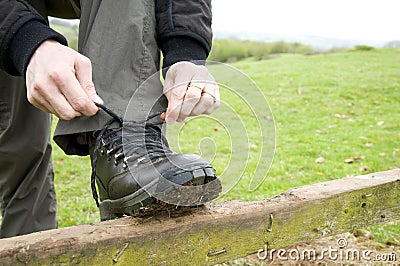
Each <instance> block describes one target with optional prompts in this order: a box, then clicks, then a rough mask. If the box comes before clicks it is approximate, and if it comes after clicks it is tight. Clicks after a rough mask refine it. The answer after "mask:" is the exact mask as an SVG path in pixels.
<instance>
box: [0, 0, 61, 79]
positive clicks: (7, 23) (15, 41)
mask: <svg viewBox="0 0 400 266" xmlns="http://www.w3.org/2000/svg"><path fill="white" fill-rule="evenodd" d="M48 39H53V40H56V41H57V42H59V43H61V44H63V45H67V40H66V39H65V38H64V37H63V36H62V35H61V34H59V33H57V32H56V31H54V30H52V29H51V28H50V27H48V25H47V22H46V20H45V19H44V18H43V17H42V16H40V15H39V14H38V13H37V12H36V11H35V10H34V9H33V8H32V7H31V6H30V5H29V4H27V3H26V2H25V1H23V0H0V69H2V70H5V71H6V72H7V73H9V74H11V75H14V76H23V75H24V74H25V70H26V68H27V66H28V63H29V59H30V58H31V56H32V54H33V53H34V52H35V50H36V48H38V47H39V46H40V44H42V43H43V42H44V41H45V40H48Z"/></svg>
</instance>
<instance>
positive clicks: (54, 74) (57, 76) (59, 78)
mask: <svg viewBox="0 0 400 266" xmlns="http://www.w3.org/2000/svg"><path fill="white" fill-rule="evenodd" d="M48 75H49V77H50V79H51V80H53V81H54V82H55V83H56V84H63V83H64V76H63V75H62V74H61V72H60V71H57V70H56V69H54V70H52V71H50V72H49V74H48Z"/></svg>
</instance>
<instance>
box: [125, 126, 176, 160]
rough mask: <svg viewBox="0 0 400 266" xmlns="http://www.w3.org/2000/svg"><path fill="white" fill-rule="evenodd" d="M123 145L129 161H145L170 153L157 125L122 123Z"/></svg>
mask: <svg viewBox="0 0 400 266" xmlns="http://www.w3.org/2000/svg"><path fill="white" fill-rule="evenodd" d="M123 147H124V154H125V157H126V158H129V162H130V163H136V161H137V160H141V161H143V162H147V161H149V160H154V159H156V158H159V157H165V156H166V155H168V154H172V152H171V150H170V149H169V147H168V143H167V142H166V139H165V138H163V137H162V134H161V130H160V128H159V127H157V126H149V125H147V126H145V125H137V124H129V122H127V123H126V124H125V123H124V132H123Z"/></svg>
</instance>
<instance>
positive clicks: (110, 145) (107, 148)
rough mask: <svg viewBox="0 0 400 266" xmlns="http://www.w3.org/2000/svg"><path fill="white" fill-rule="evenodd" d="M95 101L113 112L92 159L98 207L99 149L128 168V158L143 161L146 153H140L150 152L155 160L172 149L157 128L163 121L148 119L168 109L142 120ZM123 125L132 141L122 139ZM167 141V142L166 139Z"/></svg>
mask: <svg viewBox="0 0 400 266" xmlns="http://www.w3.org/2000/svg"><path fill="white" fill-rule="evenodd" d="M95 104H96V106H97V107H99V108H101V109H102V110H103V111H105V112H106V113H107V114H108V115H110V116H111V119H110V120H109V121H108V122H107V123H106V124H105V125H104V127H103V128H102V129H101V130H100V131H99V133H98V135H97V137H96V142H95V145H94V151H93V156H92V160H91V161H92V174H91V180H90V181H91V182H90V183H91V189H92V194H93V198H94V200H95V201H96V205H97V207H99V196H98V193H97V188H96V165H97V160H98V156H99V153H100V155H106V156H107V160H111V159H112V157H114V160H115V165H118V164H119V163H121V162H122V163H123V167H124V168H126V167H128V161H129V160H136V161H139V162H140V160H144V159H145V156H144V157H141V158H140V156H143V155H148V157H149V158H150V159H151V160H153V159H155V158H157V157H160V156H163V155H164V154H165V153H166V152H170V150H169V149H168V147H165V146H163V144H162V143H163V141H161V139H160V137H161V134H160V131H159V129H158V128H156V126H157V125H161V124H163V122H149V120H151V119H153V118H155V117H157V116H159V115H161V114H162V113H163V112H165V110H164V111H161V112H157V113H154V114H152V115H150V116H149V117H148V118H146V119H144V120H141V121H124V120H123V118H122V117H120V116H119V115H117V114H116V113H114V112H113V111H112V110H110V109H109V108H107V107H106V106H104V105H102V104H98V103H95ZM114 123H118V124H119V126H118V127H117V128H110V126H111V125H112V124H114ZM123 125H125V127H126V129H127V130H125V132H124V137H125V138H126V139H129V141H126V142H125V143H123V140H122V127H123ZM138 136H142V137H138ZM144 136H145V137H146V139H145V140H146V141H145V142H144ZM161 138H162V137H161ZM164 143H166V141H165V142H164ZM123 148H125V150H126V151H129V155H128V154H127V155H128V156H126V155H125V154H124V152H123ZM104 153H106V154H104Z"/></svg>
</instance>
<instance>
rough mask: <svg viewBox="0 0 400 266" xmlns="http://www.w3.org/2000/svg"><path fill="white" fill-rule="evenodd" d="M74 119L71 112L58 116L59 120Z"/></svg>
mask: <svg viewBox="0 0 400 266" xmlns="http://www.w3.org/2000/svg"><path fill="white" fill-rule="evenodd" d="M75 117H76V116H75V114H74V113H72V112H68V113H62V114H60V118H61V119H62V120H72V119H74V118H75Z"/></svg>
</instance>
